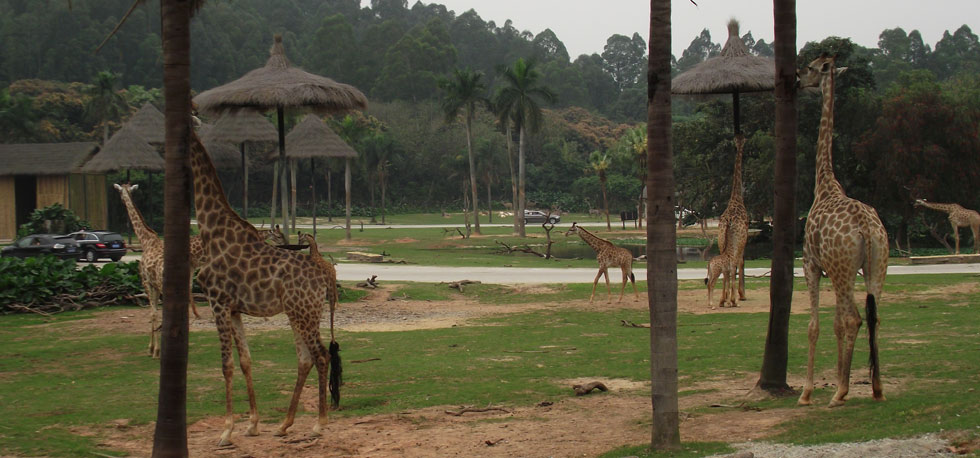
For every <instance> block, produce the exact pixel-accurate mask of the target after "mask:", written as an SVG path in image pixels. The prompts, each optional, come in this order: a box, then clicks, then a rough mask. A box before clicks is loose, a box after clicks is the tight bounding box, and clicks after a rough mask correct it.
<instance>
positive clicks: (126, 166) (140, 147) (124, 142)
mask: <svg viewBox="0 0 980 458" xmlns="http://www.w3.org/2000/svg"><path fill="white" fill-rule="evenodd" d="M164 168H166V165H165V163H164V161H163V158H162V157H160V153H158V152H157V150H156V148H154V147H152V146H150V144H149V143H147V141H146V139H145V138H143V137H141V136H140V135H139V134H137V133H136V131H135V130H134V129H133V128H132V127H129V126H123V128H122V129H119V132H116V133H115V135H113V136H112V137H111V138H109V141H107V142H106V143H105V145H103V146H102V150H100V151H99V152H98V153H97V154H96V155H95V156H94V157H93V158H92V159H91V160H90V161H88V163H86V164H85V166H84V167H82V171H83V172H85V173H105V172H111V171H115V170H149V171H153V172H159V171H162V170H163V169H164Z"/></svg>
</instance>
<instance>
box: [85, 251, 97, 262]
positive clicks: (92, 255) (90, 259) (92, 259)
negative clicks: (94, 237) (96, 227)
mask: <svg viewBox="0 0 980 458" xmlns="http://www.w3.org/2000/svg"><path fill="white" fill-rule="evenodd" d="M96 259H97V258H96V257H95V252H94V251H92V250H85V260H86V261H88V262H95V260H96Z"/></svg>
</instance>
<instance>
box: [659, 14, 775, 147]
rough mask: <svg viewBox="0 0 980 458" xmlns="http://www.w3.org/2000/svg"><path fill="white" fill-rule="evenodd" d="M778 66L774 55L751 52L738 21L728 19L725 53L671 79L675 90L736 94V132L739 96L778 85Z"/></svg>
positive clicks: (738, 126) (738, 127)
mask: <svg viewBox="0 0 980 458" xmlns="http://www.w3.org/2000/svg"><path fill="white" fill-rule="evenodd" d="M775 75H776V66H775V62H774V61H773V60H772V59H769V58H765V57H758V56H753V55H751V54H749V48H748V47H746V46H745V43H744V42H743V41H742V38H741V37H740V36H739V35H738V21H736V20H734V19H732V20H731V21H729V22H728V42H726V43H725V47H724V48H722V50H721V54H720V55H718V56H715V57H712V58H710V59H708V60H705V61H704V62H701V63H700V64H697V65H695V66H694V68H692V69H690V70H688V71H686V72H684V73H681V74H680V75H677V76H676V77H675V78H674V79H673V80H672V81H671V83H670V84H671V92H673V93H674V94H727V93H731V94H732V104H733V106H732V110H733V111H734V117H735V134H736V135H737V134H740V133H741V132H742V129H741V126H740V125H739V106H738V98H739V94H740V93H742V92H765V91H771V90H772V89H773V88H774V87H775Z"/></svg>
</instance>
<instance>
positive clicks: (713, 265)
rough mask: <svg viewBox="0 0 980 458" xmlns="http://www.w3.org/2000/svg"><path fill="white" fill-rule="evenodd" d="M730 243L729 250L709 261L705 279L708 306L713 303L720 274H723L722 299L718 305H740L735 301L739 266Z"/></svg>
mask: <svg viewBox="0 0 980 458" xmlns="http://www.w3.org/2000/svg"><path fill="white" fill-rule="evenodd" d="M731 247H733V245H729V250H728V251H725V252H724V253H721V254H719V255H718V256H715V257H713V258H711V260H710V261H708V277H707V278H705V279H704V284H705V285H707V286H708V306H709V307H710V306H711V305H712V300H711V295H712V292H713V291H714V289H715V282H716V281H717V280H718V276H719V275H723V276H724V277H723V278H724V280H723V281H722V288H721V301H720V302H718V307H728V306H731V307H738V304H737V303H736V302H735V290H736V287H735V270H736V267H737V264H736V261H735V256H734V253H733V252H732V249H731Z"/></svg>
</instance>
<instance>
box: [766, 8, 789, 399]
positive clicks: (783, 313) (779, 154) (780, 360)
mask: <svg viewBox="0 0 980 458" xmlns="http://www.w3.org/2000/svg"><path fill="white" fill-rule="evenodd" d="M773 18H774V33H775V35H774V37H775V40H774V43H773V44H774V45H775V58H776V91H775V92H776V126H775V133H776V158H775V164H774V169H775V170H774V175H775V176H774V178H773V179H774V186H773V194H774V195H773V201H774V206H775V210H774V211H773V218H772V278H771V279H770V280H769V329H768V332H767V334H766V349H765V353H764V355H763V358H762V371H761V373H760V376H759V382H758V383H757V386H758V387H759V388H761V389H764V390H766V391H770V392H786V391H788V390H789V385H788V384H787V383H786V364H787V359H788V354H789V314H790V309H791V306H792V301H793V246H794V244H795V242H796V123H797V113H796V0H773Z"/></svg>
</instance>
